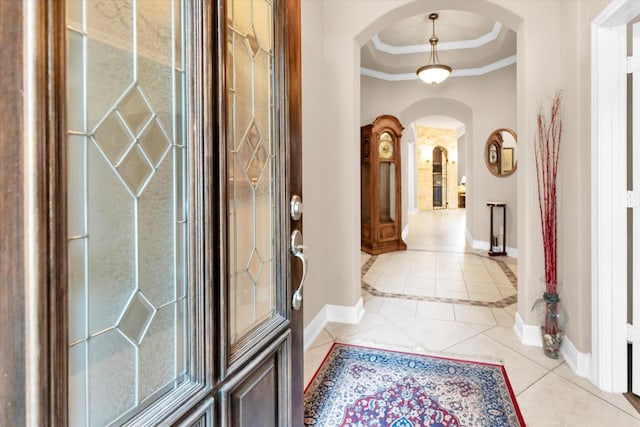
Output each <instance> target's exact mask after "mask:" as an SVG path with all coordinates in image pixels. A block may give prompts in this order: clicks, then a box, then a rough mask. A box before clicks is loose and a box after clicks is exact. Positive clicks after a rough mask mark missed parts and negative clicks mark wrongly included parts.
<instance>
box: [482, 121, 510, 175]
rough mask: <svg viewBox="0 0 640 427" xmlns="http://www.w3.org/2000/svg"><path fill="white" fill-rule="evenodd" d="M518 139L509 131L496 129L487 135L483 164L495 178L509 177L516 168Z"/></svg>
mask: <svg viewBox="0 0 640 427" xmlns="http://www.w3.org/2000/svg"><path fill="white" fill-rule="evenodd" d="M517 142H518V138H517V136H516V133H515V132H514V131H512V130H511V129H507V128H502V129H497V130H495V131H493V132H492V133H491V135H489V138H487V143H486V144H485V146H484V162H485V163H486V165H487V169H489V172H491V173H492V174H493V175H495V176H500V177H502V176H509V175H511V174H512V173H514V172H515V171H516V168H517V166H518V163H517V155H516V153H517V152H518V147H517Z"/></svg>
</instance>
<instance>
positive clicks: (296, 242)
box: [290, 229, 309, 310]
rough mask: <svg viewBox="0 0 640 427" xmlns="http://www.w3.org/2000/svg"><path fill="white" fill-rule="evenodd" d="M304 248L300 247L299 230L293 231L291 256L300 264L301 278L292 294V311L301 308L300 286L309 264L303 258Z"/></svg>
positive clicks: (304, 257)
mask: <svg viewBox="0 0 640 427" xmlns="http://www.w3.org/2000/svg"><path fill="white" fill-rule="evenodd" d="M304 248H305V247H304V246H303V245H302V233H301V232H300V230H297V229H296V230H293V232H292V233H291V249H290V251H291V255H293V256H294V257H296V258H298V259H299V260H300V261H301V262H302V278H301V279H300V284H299V285H298V289H296V291H295V292H294V293H293V298H292V301H291V307H293V309H294V310H299V309H300V307H301V306H302V285H303V284H304V280H305V279H306V278H307V268H308V266H309V262H308V261H307V257H306V256H304V253H302V250H303V249H304Z"/></svg>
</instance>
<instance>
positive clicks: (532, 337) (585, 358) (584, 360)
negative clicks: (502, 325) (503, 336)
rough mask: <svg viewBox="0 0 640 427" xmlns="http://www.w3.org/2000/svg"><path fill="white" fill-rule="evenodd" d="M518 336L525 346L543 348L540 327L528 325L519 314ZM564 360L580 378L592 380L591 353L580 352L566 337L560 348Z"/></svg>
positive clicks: (517, 318)
mask: <svg viewBox="0 0 640 427" xmlns="http://www.w3.org/2000/svg"><path fill="white" fill-rule="evenodd" d="M513 329H514V331H515V332H516V335H517V336H518V338H519V339H520V342H522V344H524V345H530V346H532V347H542V337H541V336H540V327H539V326H538V325H527V324H525V323H524V322H523V321H522V318H521V317H520V314H519V313H516V323H515V325H513ZM560 354H562V358H563V359H564V361H565V362H566V363H567V365H568V366H569V367H570V368H571V370H572V371H573V372H574V373H575V374H576V375H578V376H581V377H584V378H590V375H591V353H582V352H579V351H578V349H577V348H576V346H575V345H573V343H572V342H571V340H570V339H569V337H567V336H565V337H564V339H563V340H562V347H560Z"/></svg>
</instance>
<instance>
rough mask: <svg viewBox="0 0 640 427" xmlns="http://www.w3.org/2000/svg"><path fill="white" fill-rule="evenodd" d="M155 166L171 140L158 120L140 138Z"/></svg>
mask: <svg viewBox="0 0 640 427" xmlns="http://www.w3.org/2000/svg"><path fill="white" fill-rule="evenodd" d="M138 142H139V143H140V145H141V146H142V148H143V149H144V152H145V153H146V155H147V157H149V160H151V163H153V166H154V167H156V168H157V167H158V165H159V164H160V160H162V156H163V155H164V153H165V152H166V151H167V149H169V140H167V137H166V136H165V134H164V132H163V131H162V128H161V127H160V124H159V123H158V120H153V121H152V122H151V123H150V124H149V126H147V128H146V129H145V130H144V133H143V134H142V135H141V136H140V139H139V140H138Z"/></svg>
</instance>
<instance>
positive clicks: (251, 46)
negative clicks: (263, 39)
mask: <svg viewBox="0 0 640 427" xmlns="http://www.w3.org/2000/svg"><path fill="white" fill-rule="evenodd" d="M244 40H245V43H246V45H247V49H248V50H249V53H250V54H251V57H252V58H254V59H255V57H256V55H258V52H260V43H259V42H258V35H257V34H256V29H255V28H254V27H253V26H251V28H250V29H249V32H247V35H246V36H245V38H244Z"/></svg>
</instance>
